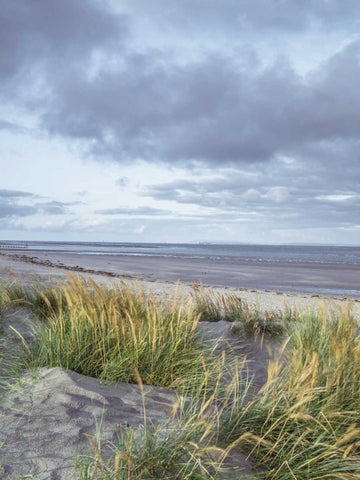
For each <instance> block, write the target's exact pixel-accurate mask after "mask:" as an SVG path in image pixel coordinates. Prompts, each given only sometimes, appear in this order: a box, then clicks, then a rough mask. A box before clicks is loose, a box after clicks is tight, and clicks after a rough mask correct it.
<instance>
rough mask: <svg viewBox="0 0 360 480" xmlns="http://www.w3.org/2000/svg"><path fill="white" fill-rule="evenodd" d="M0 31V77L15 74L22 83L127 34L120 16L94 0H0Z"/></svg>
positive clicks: (81, 60) (83, 59)
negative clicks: (79, 0) (32, 75)
mask: <svg viewBox="0 0 360 480" xmlns="http://www.w3.org/2000/svg"><path fill="white" fill-rule="evenodd" d="M0 31H1V45H0V76H1V77H2V78H3V80H6V79H11V78H12V77H14V76H16V75H21V77H19V78H17V81H18V82H19V83H22V85H23V86H24V81H25V78H27V77H29V75H31V74H32V73H34V74H35V75H38V74H39V72H42V71H48V73H51V74H54V69H55V70H57V69H58V67H59V66H60V65H62V66H64V67H65V66H66V68H68V69H70V66H71V63H72V62H75V63H76V64H81V65H82V66H84V65H86V61H88V60H89V58H90V55H91V54H92V53H93V52H95V51H96V50H101V49H103V48H104V47H109V45H111V43H115V42H118V41H119V40H121V39H122V38H123V37H124V35H125V36H127V27H126V21H125V20H124V18H123V17H121V16H119V15H114V14H113V13H111V12H110V11H109V10H108V9H107V8H106V6H105V5H104V2H100V1H96V0H82V1H81V2H77V1H73V0H61V1H58V0H16V1H8V0H0ZM114 46H115V45H114ZM117 46H118V45H117ZM50 65H51V68H50ZM31 78H32V77H31ZM32 80H34V78H32ZM35 80H37V81H38V80H39V79H38V78H35ZM18 86H19V85H18ZM31 87H32V85H29V84H27V93H28V91H29V89H30V88H31ZM42 93H43V94H44V89H42Z"/></svg>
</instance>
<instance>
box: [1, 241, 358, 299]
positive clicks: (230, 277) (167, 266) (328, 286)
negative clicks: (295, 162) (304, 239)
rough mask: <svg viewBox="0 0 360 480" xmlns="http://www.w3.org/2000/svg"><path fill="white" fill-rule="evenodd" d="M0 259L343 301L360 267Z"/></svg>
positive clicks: (35, 254)
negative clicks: (307, 295)
mask: <svg viewBox="0 0 360 480" xmlns="http://www.w3.org/2000/svg"><path fill="white" fill-rule="evenodd" d="M0 255H1V256H3V257H7V258H9V259H12V260H14V261H17V262H24V263H30V264H33V265H34V266H35V265H38V266H43V267H48V268H51V269H59V268H60V269H64V270H68V271H73V272H79V273H86V274H93V275H102V276H106V277H113V278H123V279H129V280H134V279H139V280H145V281H152V282H154V281H160V282H170V283H175V282H177V281H180V282H181V283H184V284H192V283H202V284H204V285H208V286H211V287H219V288H235V289H240V290H241V289H245V290H250V291H252V290H262V291H266V292H272V293H277V294H281V293H287V294H290V293H292V292H293V293H294V294H313V295H318V296H324V297H325V298H326V297H330V298H338V299H344V298H345V299H347V298H355V299H357V298H360V266H358V265H339V264H317V263H314V264H312V263H310V262H293V263H289V262H280V261H279V262H272V263H270V262H246V261H241V259H239V258H236V259H232V258H222V259H210V258H192V259H190V258H180V257H177V258H168V257H162V256H148V255H137V256H132V255H125V254H122V255H116V254H110V253H109V254H101V253H98V254H97V255H93V254H90V253H86V252H83V253H81V255H79V254H78V253H74V252H63V251H47V250H43V251H41V250H30V249H29V250H26V251H21V252H19V251H16V253H15V252H14V251H11V250H8V251H4V250H2V251H1V252H0Z"/></svg>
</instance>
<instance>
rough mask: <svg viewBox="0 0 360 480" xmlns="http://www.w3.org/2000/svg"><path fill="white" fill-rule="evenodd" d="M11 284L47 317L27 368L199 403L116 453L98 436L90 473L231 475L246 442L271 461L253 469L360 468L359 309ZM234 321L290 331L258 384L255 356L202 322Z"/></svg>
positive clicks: (132, 435) (282, 479)
mask: <svg viewBox="0 0 360 480" xmlns="http://www.w3.org/2000/svg"><path fill="white" fill-rule="evenodd" d="M0 292H1V296H0V299H1V302H2V305H9V304H11V302H15V303H16V302H19V301H20V300H21V301H22V302H25V303H26V304H31V305H32V308H33V311H34V312H36V313H37V315H38V316H39V317H40V318H41V319H42V322H41V325H40V327H39V330H38V333H37V335H38V339H37V341H36V343H35V344H34V345H33V346H29V348H28V349H26V348H25V350H24V354H23V357H22V360H21V362H22V363H21V365H22V368H35V367H38V366H47V367H51V366H62V367H64V368H69V369H71V370H75V371H77V372H79V373H82V374H84V375H91V376H96V377H98V378H100V379H104V380H107V381H122V382H130V383H137V384H139V385H143V384H149V385H159V386H165V387H170V388H173V389H177V390H178V392H179V395H186V398H187V399H188V400H189V401H190V405H191V407H189V403H183V404H182V406H181V408H179V410H178V412H177V418H176V422H175V423H170V424H169V425H167V427H164V426H163V427H162V428H160V427H156V426H153V425H150V424H147V422H146V416H144V429H143V431H140V432H139V431H138V430H136V431H135V430H133V429H131V428H129V429H126V430H125V431H123V432H122V433H119V439H118V442H117V443H115V444H110V445H107V447H109V448H110V450H111V454H110V455H109V456H106V457H104V456H103V452H104V446H103V445H101V444H100V443H99V441H98V440H97V439H90V440H89V441H90V444H91V448H92V453H91V455H90V456H88V457H82V458H81V459H80V460H81V461H80V460H79V475H80V478H81V479H82V480H90V479H91V480H95V479H102V480H110V479H116V480H119V479H135V478H139V479H141V478H143V479H155V478H164V479H166V478H169V479H170V478H174V479H180V478H185V479H187V478H189V479H190V478H191V479H192V478H194V479H205V478H222V469H223V468H224V465H225V464H226V459H227V458H228V456H229V455H231V453H232V452H233V451H236V450H237V449H240V450H241V451H242V452H245V453H246V455H248V457H249V459H250V460H251V461H252V462H253V463H254V465H256V466H257V467H259V469H258V470H256V473H255V474H254V475H255V477H253V478H258V479H262V480H294V479H296V480H325V479H327V480H356V479H359V478H360V409H359V405H360V338H359V324H358V320H357V319H355V318H354V317H353V315H352V313H351V308H350V307H349V308H343V309H336V308H333V307H331V308H330V307H327V308H325V307H324V308H323V309H319V310H317V311H312V312H311V311H310V312H295V311H290V310H289V311H287V312H285V313H283V314H281V315H280V314H279V313H272V312H270V313H268V314H262V313H260V312H259V311H258V310H257V309H255V313H254V311H252V309H251V308H250V307H249V306H248V305H247V304H245V303H244V302H242V301H241V300H240V299H237V298H235V295H232V294H229V295H220V294H218V293H216V292H214V291H209V290H206V291H205V292H204V291H203V290H200V289H195V291H194V293H193V298H192V300H191V301H186V300H184V299H180V298H179V297H178V296H177V297H176V296H175V297H174V298H172V299H171V298H170V299H167V300H166V301H164V300H159V299H157V298H155V297H154V295H152V294H150V293H146V292H145V291H144V290H142V289H140V288H138V289H135V290H133V289H131V288H130V287H128V286H127V285H125V284H120V285H117V286H115V285H114V286H113V287H112V288H105V287H101V286H99V285H97V284H96V283H95V282H93V281H92V280H87V281H86V280H84V279H82V278H80V277H69V279H68V281H67V282H66V283H61V284H59V285H58V286H57V287H47V288H46V289H44V288H40V289H39V287H38V286H37V287H36V290H31V289H30V291H29V290H27V291H26V295H25V296H24V292H23V289H22V288H20V287H19V286H18V285H17V286H16V287H14V286H11V288H10V289H9V292H7V290H6V288H5V287H2V290H0ZM259 318H260V319H261V321H262V323H261V324H260V327H259V325H258V323H259ZM264 318H265V321H266V319H267V321H268V323H267V324H266V323H265V324H264V323H263V322H264ZM224 319H225V320H228V321H232V322H238V323H239V324H240V325H242V326H243V327H244V329H245V332H247V333H248V334H249V335H250V336H253V335H254V334H256V335H260V334H261V335H270V336H271V335H272V336H276V338H277V340H279V338H280V339H281V340H282V341H283V344H282V347H281V348H279V349H277V350H276V351H275V352H274V355H273V357H272V358H271V361H270V362H269V365H268V379H267V382H266V383H265V385H263V387H262V388H261V389H260V391H258V392H257V393H255V392H253V393H251V382H249V381H247V380H246V378H245V380H243V377H244V371H245V367H246V363H245V360H244V359H243V358H240V359H238V361H236V362H235V361H234V359H233V356H231V360H230V358H229V357H227V356H226V354H225V353H224V352H223V353H222V354H215V348H214V350H213V351H209V350H205V349H204V348H205V347H204V345H203V344H202V343H201V342H199V340H198V337H197V335H196V329H197V326H198V323H199V321H201V320H207V321H219V320H224ZM277 324H280V325H281V327H282V328H281V330H279V329H278V328H277ZM264 325H265V327H264ZM273 327H276V328H273ZM225 378H227V380H226V382H224V379H225ZM179 398H180V396H179ZM174 419H175V416H174V417H173V419H171V420H174ZM234 475H237V476H235V477H234V478H246V477H245V476H244V477H241V474H240V473H239V472H236V471H235V473H234Z"/></svg>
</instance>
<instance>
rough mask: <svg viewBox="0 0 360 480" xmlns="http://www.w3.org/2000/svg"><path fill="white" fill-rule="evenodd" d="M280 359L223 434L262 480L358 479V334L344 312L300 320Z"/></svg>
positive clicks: (226, 420)
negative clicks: (253, 462)
mask: <svg viewBox="0 0 360 480" xmlns="http://www.w3.org/2000/svg"><path fill="white" fill-rule="evenodd" d="M284 348H285V352H284V353H283V358H284V356H285V357H287V358H286V360H285V361H284V360H277V361H274V362H273V363H271V364H270V365H269V374H268V377H269V378H268V382H267V384H266V385H265V386H264V387H263V388H262V390H261V391H260V392H259V394H258V395H257V396H256V397H255V398H253V399H252V400H251V401H250V402H249V403H248V404H247V405H246V407H245V408H238V405H237V404H236V403H234V404H233V405H232V409H231V410H227V411H226V412H224V416H223V420H222V436H223V438H224V440H225V441H226V442H227V443H229V442H233V445H239V446H242V447H243V448H245V449H246V450H247V451H248V452H249V455H250V456H251V457H252V458H253V459H254V460H256V461H257V462H258V463H259V464H261V465H263V466H265V468H266V472H264V474H263V477H262V478H264V479H266V480H290V479H297V480H320V479H321V480H323V479H324V480H325V479H331V480H356V479H359V478H360V408H359V405H360V339H359V336H358V325H357V323H356V322H355V320H354V319H353V318H352V316H351V314H350V313H349V312H344V311H343V312H337V313H336V312H335V313H334V312H329V311H327V312H325V311H323V312H317V313H316V314H312V315H306V316H304V317H303V318H300V319H299V321H298V323H297V324H296V325H295V326H294V331H293V333H292V335H291V336H290V337H289V339H288V343H287V345H286V347H284Z"/></svg>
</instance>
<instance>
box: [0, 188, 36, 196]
mask: <svg viewBox="0 0 360 480" xmlns="http://www.w3.org/2000/svg"><path fill="white" fill-rule="evenodd" d="M21 197H35V195H34V194H33V193H30V192H23V191H21V190H7V189H5V188H2V189H0V198H21Z"/></svg>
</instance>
